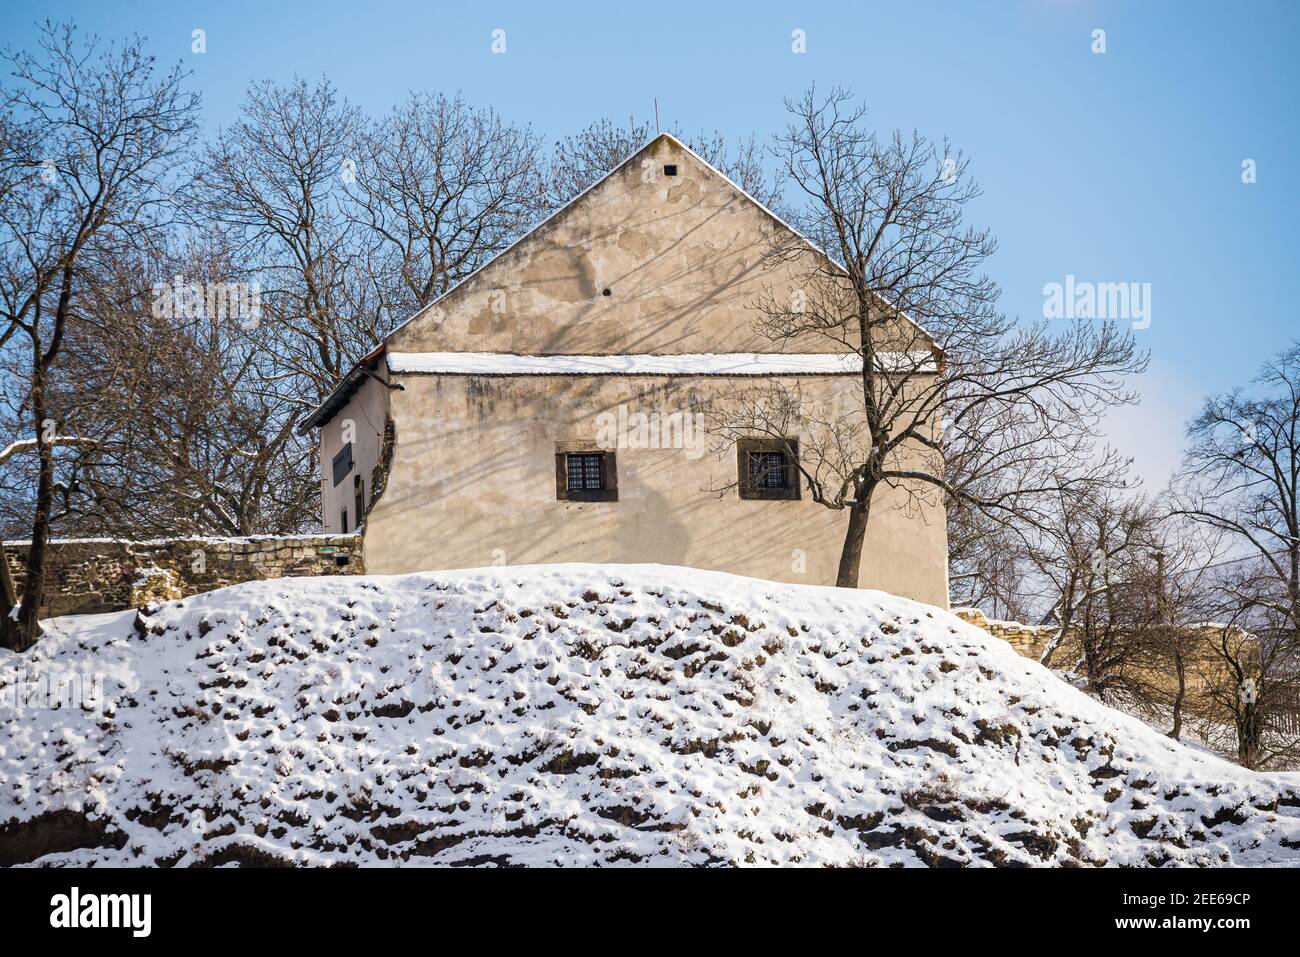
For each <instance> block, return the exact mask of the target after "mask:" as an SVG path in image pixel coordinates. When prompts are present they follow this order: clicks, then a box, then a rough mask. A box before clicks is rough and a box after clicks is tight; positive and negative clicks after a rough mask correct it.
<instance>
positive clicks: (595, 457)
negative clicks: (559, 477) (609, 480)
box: [567, 452, 605, 492]
mask: <svg viewBox="0 0 1300 957" xmlns="http://www.w3.org/2000/svg"><path fill="white" fill-rule="evenodd" d="M567 458H568V473H567V484H568V488H569V491H570V492H579V491H594V490H596V489H600V488H604V473H605V467H604V461H603V459H604V458H605V457H604V456H603V455H601V454H600V453H599V452H569V453H567Z"/></svg>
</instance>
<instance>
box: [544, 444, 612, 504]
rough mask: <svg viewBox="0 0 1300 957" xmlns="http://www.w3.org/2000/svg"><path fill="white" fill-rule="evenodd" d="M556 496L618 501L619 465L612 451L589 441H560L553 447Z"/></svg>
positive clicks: (561, 499) (570, 499)
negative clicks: (598, 447)
mask: <svg viewBox="0 0 1300 957" xmlns="http://www.w3.org/2000/svg"><path fill="white" fill-rule="evenodd" d="M555 497H556V498H557V499H559V500H560V501H567V502H617V501H618V465H617V462H616V461H615V458H614V453H613V452H608V451H603V450H600V451H598V450H595V449H592V448H591V445H590V443H577V442H575V443H561V444H558V445H557V446H556V449H555Z"/></svg>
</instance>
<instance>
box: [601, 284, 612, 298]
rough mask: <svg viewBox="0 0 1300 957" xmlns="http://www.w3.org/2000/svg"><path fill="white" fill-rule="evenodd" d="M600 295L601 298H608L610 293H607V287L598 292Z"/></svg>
mask: <svg viewBox="0 0 1300 957" xmlns="http://www.w3.org/2000/svg"><path fill="white" fill-rule="evenodd" d="M600 294H601V295H602V296H608V295H609V294H610V292H609V287H608V286H606V287H605V288H604V289H602V290H601V291H600Z"/></svg>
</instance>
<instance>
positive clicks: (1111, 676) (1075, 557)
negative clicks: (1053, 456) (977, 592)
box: [1027, 489, 1165, 705]
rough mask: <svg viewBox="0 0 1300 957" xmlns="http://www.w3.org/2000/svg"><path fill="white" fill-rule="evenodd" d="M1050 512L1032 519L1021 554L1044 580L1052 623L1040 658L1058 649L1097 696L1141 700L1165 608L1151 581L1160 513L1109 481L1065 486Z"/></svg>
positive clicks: (1148, 691)
mask: <svg viewBox="0 0 1300 957" xmlns="http://www.w3.org/2000/svg"><path fill="white" fill-rule="evenodd" d="M1056 503H1057V507H1056V509H1055V512H1054V514H1053V515H1052V517H1051V519H1050V520H1049V521H1046V522H1042V523H1039V524H1037V525H1035V526H1034V529H1033V531H1032V534H1031V535H1030V537H1029V541H1028V550H1027V554H1028V556H1029V560H1030V562H1031V563H1032V564H1033V566H1034V577H1035V579H1036V580H1037V581H1039V582H1042V583H1044V584H1045V585H1047V586H1049V587H1050V594H1051V595H1052V596H1053V601H1052V607H1051V609H1050V611H1049V612H1048V614H1047V616H1046V617H1045V622H1046V623H1048V624H1051V625H1053V626H1054V627H1055V629H1056V630H1055V634H1054V635H1053V636H1052V637H1051V639H1049V641H1048V642H1047V644H1046V646H1045V648H1044V650H1043V654H1042V656H1041V661H1042V663H1043V664H1044V665H1048V666H1051V665H1052V664H1053V663H1054V662H1053V659H1054V658H1055V657H1058V656H1059V653H1060V652H1062V651H1068V653H1069V655H1070V656H1071V657H1072V659H1073V660H1072V661H1070V662H1069V663H1068V665H1067V667H1068V668H1069V670H1070V671H1071V672H1073V673H1074V674H1076V675H1078V677H1079V678H1080V679H1081V680H1082V681H1083V682H1084V687H1085V688H1086V689H1087V690H1088V691H1089V692H1090V693H1092V694H1094V695H1096V696H1097V697H1098V698H1101V699H1102V700H1109V701H1119V700H1123V701H1125V702H1126V703H1138V704H1139V705H1140V704H1143V703H1146V702H1148V701H1149V700H1150V698H1151V695H1152V692H1153V689H1152V687H1151V685H1150V678H1151V672H1150V670H1149V668H1147V667H1146V662H1147V658H1148V652H1149V650H1150V643H1151V641H1152V637H1153V635H1154V634H1155V631H1156V629H1157V627H1158V626H1159V624H1160V622H1161V615H1162V614H1163V613H1164V612H1165V608H1164V605H1163V604H1162V603H1161V601H1160V599H1159V591H1158V589H1157V587H1156V582H1157V579H1158V578H1159V576H1160V571H1161V560H1160V558H1159V545H1158V544H1157V539H1156V537H1155V527H1156V524H1157V520H1158V516H1157V513H1156V511H1155V509H1154V508H1153V507H1152V505H1151V504H1150V503H1149V502H1147V501H1145V500H1143V499H1140V498H1137V497H1135V496H1132V495H1128V494H1125V493H1123V492H1115V491H1112V490H1108V489H1100V490H1097V489H1088V490H1085V491H1082V492H1078V491H1065V492H1062V493H1060V494H1058V495H1057V496H1056Z"/></svg>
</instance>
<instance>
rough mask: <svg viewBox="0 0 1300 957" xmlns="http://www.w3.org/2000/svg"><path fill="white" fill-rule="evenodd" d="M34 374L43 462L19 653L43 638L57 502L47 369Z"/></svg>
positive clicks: (39, 449) (35, 414)
mask: <svg viewBox="0 0 1300 957" xmlns="http://www.w3.org/2000/svg"><path fill="white" fill-rule="evenodd" d="M36 362H37V366H36V368H35V369H34V370H33V374H32V392H31V398H32V416H33V418H34V419H35V420H36V450H37V455H38V457H39V460H40V469H39V475H38V478H37V481H36V514H35V515H34V516H33V518H32V544H31V548H30V549H28V552H27V584H26V588H25V590H24V593H23V606H22V610H21V611H20V612H19V615H18V631H19V634H18V647H17V648H16V649H15V650H17V651H26V650H27V649H28V648H30V647H31V646H32V645H34V644H36V639H37V638H39V637H40V636H41V605H43V604H44V602H45V564H46V561H45V559H46V552H47V550H48V544H49V539H50V508H51V505H52V503H53V500H54V449H53V448H51V447H50V443H49V442H47V441H46V436H45V422H46V417H47V413H48V410H47V408H46V404H45V370H44V369H43V368H41V366H40V358H39V356H38V358H37V360H36Z"/></svg>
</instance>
